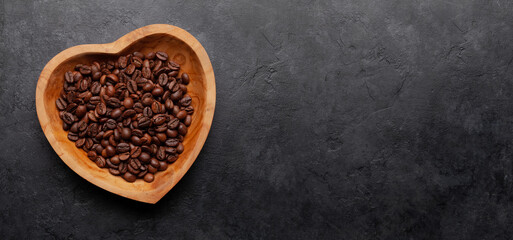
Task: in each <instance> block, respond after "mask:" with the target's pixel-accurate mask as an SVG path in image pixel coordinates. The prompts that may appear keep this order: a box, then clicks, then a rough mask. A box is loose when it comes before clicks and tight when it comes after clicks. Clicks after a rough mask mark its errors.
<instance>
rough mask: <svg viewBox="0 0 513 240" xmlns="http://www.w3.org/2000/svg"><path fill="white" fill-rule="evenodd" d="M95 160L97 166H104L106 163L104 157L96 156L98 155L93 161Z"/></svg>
mask: <svg viewBox="0 0 513 240" xmlns="http://www.w3.org/2000/svg"><path fill="white" fill-rule="evenodd" d="M95 162H96V165H97V166H98V167H99V168H104V167H105V164H107V163H106V162H105V158H103V157H102V156H98V157H97V158H96V161H95Z"/></svg>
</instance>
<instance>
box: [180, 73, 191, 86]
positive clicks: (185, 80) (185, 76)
mask: <svg viewBox="0 0 513 240" xmlns="http://www.w3.org/2000/svg"><path fill="white" fill-rule="evenodd" d="M189 81H190V80H189V74H187V73H182V83H183V84H185V85H188V84H189Z"/></svg>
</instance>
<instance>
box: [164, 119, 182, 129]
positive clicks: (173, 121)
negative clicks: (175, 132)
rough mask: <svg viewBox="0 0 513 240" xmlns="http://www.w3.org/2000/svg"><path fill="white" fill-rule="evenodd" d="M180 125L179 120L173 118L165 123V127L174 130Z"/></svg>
mask: <svg viewBox="0 0 513 240" xmlns="http://www.w3.org/2000/svg"><path fill="white" fill-rule="evenodd" d="M179 124H180V120H179V119H178V118H173V119H171V120H170V121H169V122H168V123H167V127H168V128H169V129H175V128H177V127H178V125H179Z"/></svg>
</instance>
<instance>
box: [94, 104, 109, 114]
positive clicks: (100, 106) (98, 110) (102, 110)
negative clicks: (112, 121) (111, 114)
mask: <svg viewBox="0 0 513 240" xmlns="http://www.w3.org/2000/svg"><path fill="white" fill-rule="evenodd" d="M95 112H96V113H97V114H98V115H100V116H102V115H104V114H105V113H107V106H106V105H105V104H104V103H102V102H100V103H98V105H96V109H95Z"/></svg>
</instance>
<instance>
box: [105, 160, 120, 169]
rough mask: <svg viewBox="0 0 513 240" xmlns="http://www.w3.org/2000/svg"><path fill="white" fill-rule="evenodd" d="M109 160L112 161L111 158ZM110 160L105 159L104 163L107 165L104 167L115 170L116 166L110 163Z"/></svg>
mask: <svg viewBox="0 0 513 240" xmlns="http://www.w3.org/2000/svg"><path fill="white" fill-rule="evenodd" d="M111 159H112V158H111ZM111 159H105V163H107V164H106V165H107V167H108V168H117V167H118V165H116V164H114V163H112V162H111Z"/></svg>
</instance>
